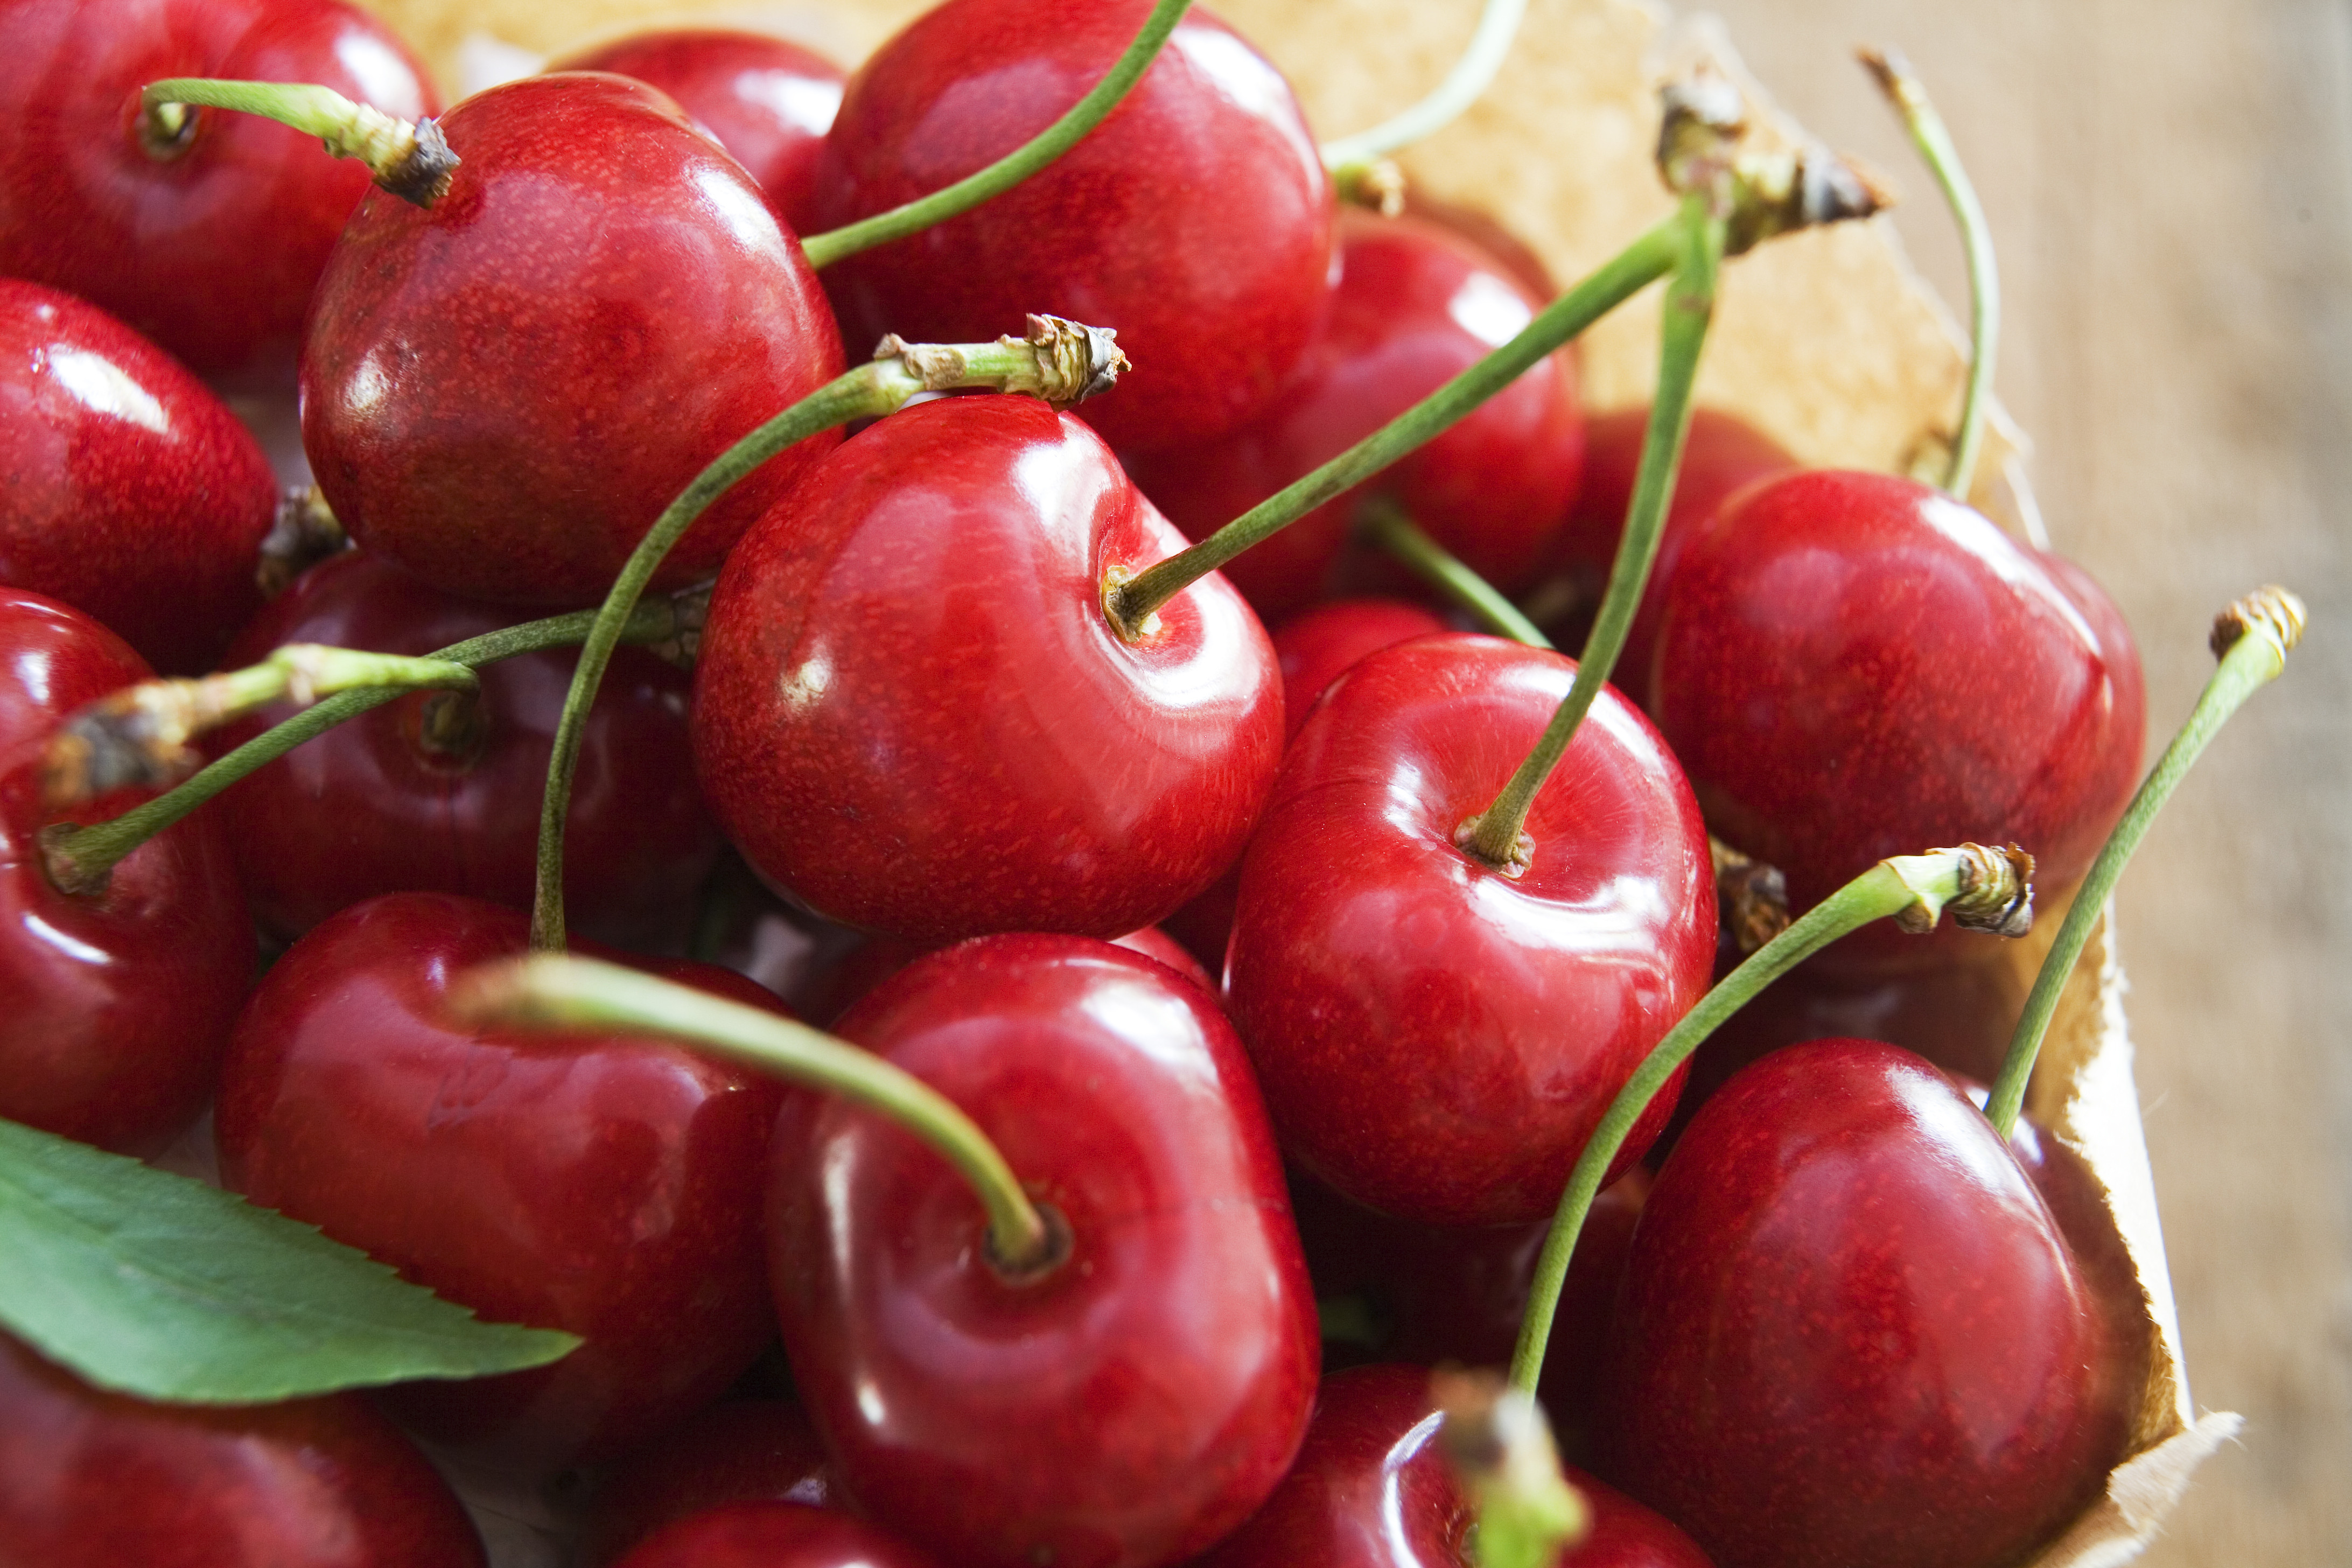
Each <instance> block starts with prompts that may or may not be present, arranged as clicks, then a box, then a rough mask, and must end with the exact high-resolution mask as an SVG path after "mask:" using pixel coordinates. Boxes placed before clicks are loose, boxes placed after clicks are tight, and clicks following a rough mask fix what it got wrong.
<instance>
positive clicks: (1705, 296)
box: [1454, 195, 1725, 868]
mask: <svg viewBox="0 0 2352 1568" xmlns="http://www.w3.org/2000/svg"><path fill="white" fill-rule="evenodd" d="M1682 216H1683V227H1682V237H1683V239H1684V250H1683V254H1682V256H1681V257H1680V258H1679V265H1678V266H1677V267H1676V268H1675V279H1674V282H1673V283H1672V284H1671V285H1670V286H1669V287H1668V288H1667V289H1666V308H1665V313H1664V321H1663V323H1662V325H1661V327H1660V330H1659V343H1658V390H1657V395H1656V396H1655V397H1654V399H1653V400H1652V402H1651V405H1650V420H1649V425H1648V427H1647V428H1646V429H1645V430H1644V431H1643V435H1642V461H1641V466H1640V467H1639V468H1636V469H1635V470H1634V478H1633V504H1632V506H1631V507H1630V508H1629V509H1628V510H1627V512H1626V516H1625V533H1624V537H1622V539H1620V540H1619V541H1618V542H1617V559H1616V560H1615V561H1614V562H1613V563H1612V564H1611V566H1610V568H1609V587H1608V590H1607V592H1606V593H1605V594H1603V595H1602V597H1601V614H1600V616H1598V618H1596V619H1595V620H1594V621H1593V623H1592V632H1591V636H1590V637H1587V638H1586V639H1585V644H1584V652H1583V654H1582V656H1581V657H1580V658H1578V660H1577V663H1576V679H1575V680H1574V681H1573V682H1572V683H1571V684H1570V687H1569V689H1568V695H1567V696H1566V697H1563V698H1561V699H1560V703H1559V708H1558V709H1557V710H1555V711H1554V712H1553V714H1552V717H1551V722H1550V723H1549V724H1547V725H1545V726H1544V732H1543V735H1542V737H1541V738H1540V739H1539V740H1538V741H1537V742H1536V745H1535V749H1534V750H1533V751H1531V752H1528V757H1527V760H1526V761H1525V762H1523V763H1520V764H1519V768H1518V771H1517V773H1513V774H1512V775H1511V781H1510V783H1508V784H1505V785H1504V786H1503V793H1502V794H1500V795H1496V797H1495V802H1494V804H1493V805H1489V806H1488V807H1487V808H1486V810H1485V811H1483V812H1481V813H1479V814H1478V815H1477V816H1474V817H1472V818H1471V819H1470V820H1469V821H1467V822H1465V823H1464V824H1463V825H1462V826H1461V827H1460V828H1458V829H1457V830H1456V831H1455V834H1454V842H1455V843H1456V844H1459V845H1460V846H1461V847H1463V849H1464V850H1465V852H1466V853H1468V854H1470V855H1473V856H1475V857H1477V858H1479V859H1481V860H1484V861H1486V864H1488V865H1490V866H1496V867H1501V868H1512V867H1514V866H1517V865H1520V864H1522V863H1523V859H1522V858H1523V856H1524V853H1525V849H1524V841H1523V839H1522V837H1521V829H1523V828H1524V827H1525V826H1527V820H1528V810H1529V809H1530V808H1531V807H1533V805H1535V799H1536V793H1537V792H1538V790H1540V789H1542V788H1543V785H1544V781H1545V780H1546V779H1548V778H1549V777H1550V776H1551V771H1552V769H1553V768H1555V767H1556V766H1558V765H1559V759H1560V758H1561V757H1562V756H1564V755H1566V754H1567V752H1568V746H1569V742H1570V741H1572V740H1574V739H1575V738H1576V731H1577V727H1578V726H1579V725H1580V724H1581V723H1583V722H1584V715H1585V714H1586V713H1587V712H1588V711H1589V710H1591V707H1592V703H1593V700H1594V699H1595V698H1597V697H1599V696H1600V695H1601V687H1602V686H1603V685H1604V684H1606V683H1607V681H1608V679H1609V677H1610V674H1611V672H1612V671H1613V670H1614V669H1615V668H1617V656H1618V655H1619V654H1621V653H1622V652H1624V650H1625V638H1626V637H1627V636H1628V635H1629V634H1631V632H1632V631H1633V615H1634V612H1635V611H1637V610H1639V609H1640V608H1641V606H1642V591H1643V589H1644V588H1645V587H1647V586H1648V585H1649V581H1650V567H1651V565H1652V563H1654V562H1655V561H1656V559H1657V555H1658V539H1659V536H1660V534H1661V533H1662V532H1663V531H1664V527H1665V518H1666V503H1667V502H1668V501H1669V500H1671V499H1672V498H1673V496H1674V493H1675V471H1676V469H1677V468H1680V466H1681V464H1682V459H1683V443H1684V441H1685V438H1686V437H1688V436H1689V434H1690V421H1691V387H1692V384H1694V383H1695V382H1696V380H1697V378H1698V358H1699V351H1700V350H1701V349H1703V348H1705V347H1706V329H1707V325H1708V323H1709V321H1712V320H1713V318H1714V314H1715V284H1716V272H1717V267H1718V265H1719V264H1720V263H1721V261H1722V259H1723V247H1724V232H1725V226H1724V222H1723V220H1722V219H1721V218H1718V217H1717V216H1713V215H1712V214H1711V213H1710V212H1709V211H1708V208H1707V202H1706V197H1705V196H1704V195H1688V196H1685V197H1684V198H1683V215H1682Z"/></svg>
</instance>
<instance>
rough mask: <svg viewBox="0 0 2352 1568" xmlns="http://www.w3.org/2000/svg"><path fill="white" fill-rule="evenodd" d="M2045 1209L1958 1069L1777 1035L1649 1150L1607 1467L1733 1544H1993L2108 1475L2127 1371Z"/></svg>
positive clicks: (1998, 1557) (1612, 1399) (2073, 1500)
mask: <svg viewBox="0 0 2352 1568" xmlns="http://www.w3.org/2000/svg"><path fill="white" fill-rule="evenodd" d="M1610 1363H1611V1366H1612V1374H1611V1381H1610V1384H1609V1387H1608V1390H1607V1393H1606V1395H1605V1408H1604V1415H1603V1426H1602V1431H1601V1450H1602V1454H1603V1457H1604V1459H1605V1463H1604V1465H1603V1473H1604V1474H1607V1475H1608V1476H1609V1477H1610V1478H1611V1479H1613V1480H1615V1481H1616V1482H1617V1483H1618V1484H1619V1485H1621V1486H1622V1487H1624V1488H1625V1489H1627V1490H1628V1491H1630V1492H1632V1493H1633V1495H1634V1496H1635V1497H1638V1498H1641V1499H1643V1500H1644V1501H1646V1502H1648V1503H1649V1504H1650V1505H1651V1506H1653V1507H1654V1508H1657V1509H1660V1510H1663V1511H1664V1512H1666V1513H1668V1514H1670V1515H1672V1516H1673V1517H1674V1518H1675V1520H1676V1521H1679V1522H1680V1523H1681V1524H1682V1526H1683V1527H1684V1528H1685V1530H1688V1531H1690V1532H1691V1533H1692V1535H1693V1536H1694V1537H1696V1539H1697V1540H1698V1541H1699V1542H1700V1543H1701V1544H1702V1545H1704V1546H1706V1549H1707V1550H1708V1552H1710V1553H1712V1554H1713V1555H1714V1556H1715V1558H1716V1559H1717V1562H1719V1563H1722V1564H1723V1565H1724V1568H1769V1565H1780V1564H1786V1565H1788V1568H1797V1565H1799V1564H1804V1565H1808V1568H1810V1565H1812V1564H1819V1563H1840V1564H1844V1565H1848V1568H1874V1565H1876V1564H1887V1565H1890V1568H1891V1565H1895V1564H1900V1565H1902V1568H1982V1565H1990V1564H2001V1563H2011V1562H2014V1561H2016V1560H2017V1559H2018V1558H2019V1557H2021V1555H2022V1554H2024V1553H2025V1552H2027V1551H2029V1550H2030V1549H2031V1548H2032V1546H2033V1545H2035V1543H2037V1542H2041V1541H2042V1540H2043V1539H2045V1538H2046V1537H2048V1536H2049V1535H2050V1534H2051V1533H2053V1531H2055V1530H2056V1529H2057V1528H2058V1527H2059V1526H2060V1525H2062V1524H2063V1522H2064V1521H2067V1520H2068V1519H2071V1518H2072V1517H2074V1514H2075V1513H2077V1512H2078V1511H2080V1510H2081V1509H2082V1508H2083V1507H2084V1505H2085V1504H2086V1503H2088V1502H2089V1500H2091V1499H2092V1498H2093V1497H2094V1496H2095V1495H2096V1494H2097V1492H2098V1490H2099V1489H2100V1488H2101V1486H2102V1485H2103V1484H2104V1483H2105V1477H2106V1473H2107V1470H2108V1468H2110V1467H2111V1466H2112V1465H2113V1464H2114V1463H2115V1462H2116V1460H2117V1459H2119V1458H2121V1457H2122V1447H2123V1439H2124V1435H2125V1420H2126V1401H2127V1399H2128V1398H2129V1397H2130V1396H2131V1395H2132V1394H2133V1392H2134V1391H2133V1390H2131V1389H2129V1388H2126V1387H2124V1386H2121V1385H2119V1384H2118V1383H2117V1382H2116V1381H2115V1380H2113V1379H2110V1378H2109V1377H2107V1376H2105V1369H2106V1368H2107V1367H2108V1366H2109V1365H2111V1364H2112V1363H2111V1359H2110V1358H2109V1357H2108V1355H2107V1353H2106V1346H2105V1330H2104V1328H2103V1326H2102V1321H2101V1317H2100V1311H2099V1309H2098V1307H2097V1305H2096V1304H2095V1301H2094V1300H2093V1298H2092V1295H2091V1292H2090V1289H2089V1288H2088V1287H2087V1286H2086V1284H2085V1282H2084V1278H2083V1276H2082V1274H2081V1273H2080V1271H2079V1270H2078V1269H2077V1268H2076V1266H2075V1263H2074V1258H2073V1256H2072V1254H2071V1253H2070V1252H2069V1250H2068V1248H2067V1246H2066V1243H2065V1242H2064V1240H2063V1238H2062V1237H2061V1235H2060V1233H2059V1230H2058V1228H2057V1226H2056V1225H2055V1223H2054V1222H2053V1220H2052V1218H2051V1215H2050V1211H2049V1210H2048V1208H2046V1207H2045V1206H2044V1205H2043V1203H2042V1198H2041V1197H2040V1195H2039V1194H2037V1193H2036V1192H2035V1190H2034V1188H2033V1185H2032V1183H2031V1182H2030V1181H2028V1180H2027V1178H2026V1175H2025V1173H2024V1172H2023V1171H2021V1169H2020V1168H2019V1167H2018V1163H2017V1162H2016V1160H2015V1158H2014V1157H2013V1156H2012V1155H2011V1153H2010V1152H2009V1151H2008V1150H2006V1149H2004V1148H2003V1147H2002V1146H2001V1142H2000V1138H1999V1137H1998V1136H1997V1135H1995V1133H1994V1132H1993V1131H1992V1128H1991V1125H1990V1123H1989V1122H1987V1121H1985V1119H1984V1117H1983V1115H1982V1114H1981V1113H1979V1111H1978V1110H1977V1109H1976V1108H1975V1107H1974V1106H1973V1105H1971V1104H1969V1101H1968V1100H1967V1099H1966V1097H1965V1096H1963V1095H1962V1094H1961V1092H1960V1090H1959V1089H1957V1088H1956V1087H1954V1085H1953V1084H1952V1082H1951V1080H1950V1079H1948V1078H1947V1077H1945V1075H1944V1074H1943V1073H1941V1072H1940V1071H1938V1070H1937V1069H1936V1068H1933V1067H1930V1066H1929V1065H1928V1064H1927V1063H1926V1062H1925V1061H1922V1060H1921V1059H1920V1058H1916V1057H1914V1056H1912V1055H1911V1054H1910V1053H1909V1052H1907V1051H1901V1050H1897V1049H1896V1048H1895V1047H1892V1046H1885V1045H1881V1044H1879V1043H1878V1042H1876V1041H1869V1040H1821V1041H1815V1042H1812V1043H1811V1044H1808V1045H1802V1046H1792V1047H1789V1048H1788V1049H1786V1050H1782V1051H1778V1052H1775V1053H1774V1054H1773V1055H1771V1056H1769V1057H1768V1058H1765V1059H1764V1060H1762V1061H1760V1062H1759V1063H1757V1064H1756V1065H1755V1066H1754V1067H1751V1068H1748V1070H1747V1071H1746V1072H1744V1073H1742V1074H1740V1075H1739V1076H1738V1078H1735V1079H1733V1080H1732V1081H1731V1082H1730V1083H1729V1084H1727V1085H1726V1086H1725V1087H1724V1089H1722V1090H1721V1091H1720V1092H1718V1093H1717V1095H1716V1097H1715V1098H1714V1099H1713V1100H1709V1101H1708V1102H1707V1104H1706V1107H1705V1108H1704V1109H1703V1110H1701V1111H1700V1112H1699V1114H1698V1116H1697V1117H1696V1119H1695V1120H1693V1121H1692V1122H1691V1125H1690V1127H1689V1129H1688V1130H1687V1131H1685V1133H1684V1134H1683V1137H1682V1141H1681V1142H1678V1143H1677V1144H1676V1145H1675V1152H1674V1154H1673V1156H1672V1157H1671V1158H1670V1159H1668V1160H1667V1162H1666V1165H1665V1168H1664V1170H1663V1171H1662V1172H1661V1173H1659V1176H1658V1181H1657V1184H1656V1185H1655V1186H1654V1188H1653V1189H1652V1190H1651V1193H1650V1201H1649V1204H1648V1205H1647V1206H1646V1207H1645V1208H1644V1209H1643V1215H1642V1221H1641V1224H1640V1226H1639V1227H1638V1228H1637V1229H1636V1231H1635V1233H1634V1237H1633V1256H1632V1258H1630V1259H1629V1260H1628V1263H1627V1266H1626V1276H1625V1284H1624V1287H1623V1289H1622V1294H1621V1295H1620V1296H1619V1298H1618V1307H1617V1313H1616V1316H1615V1319H1614V1321H1613V1329H1612V1345H1611V1354H1610Z"/></svg>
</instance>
